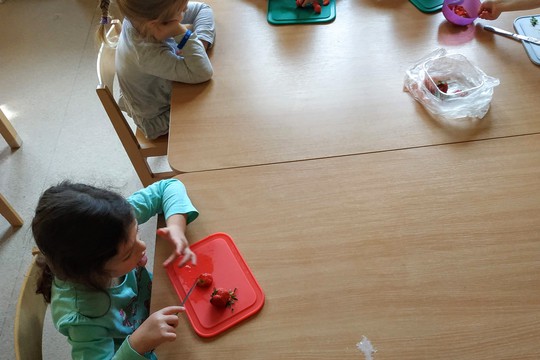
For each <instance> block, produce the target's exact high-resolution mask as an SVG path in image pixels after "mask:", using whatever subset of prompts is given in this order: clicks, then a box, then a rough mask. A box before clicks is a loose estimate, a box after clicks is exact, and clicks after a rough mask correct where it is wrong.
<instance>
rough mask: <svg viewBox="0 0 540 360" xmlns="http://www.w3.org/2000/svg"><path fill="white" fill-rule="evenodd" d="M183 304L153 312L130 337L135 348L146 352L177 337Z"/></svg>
mask: <svg viewBox="0 0 540 360" xmlns="http://www.w3.org/2000/svg"><path fill="white" fill-rule="evenodd" d="M184 310H185V308H184V307H183V306H168V307H166V308H163V309H161V310H158V311H156V312H155V313H153V314H151V315H150V316H149V317H148V319H146V320H145V321H144V322H143V323H142V324H141V325H140V326H139V327H138V328H137V330H135V331H134V332H133V334H131V336H130V337H129V343H130V345H131V347H132V348H133V350H135V351H136V352H138V353H139V354H141V355H142V354H144V353H146V352H148V351H151V350H153V349H155V348H156V347H158V346H159V345H161V344H163V343H164V342H165V341H173V340H175V339H176V327H177V326H178V315H177V314H178V313H179V312H180V311H184Z"/></svg>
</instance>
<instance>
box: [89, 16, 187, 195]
mask: <svg viewBox="0 0 540 360" xmlns="http://www.w3.org/2000/svg"><path fill="white" fill-rule="evenodd" d="M120 30H121V24H120V21H119V20H112V26H111V28H110V29H109V31H108V32H107V37H108V38H109V39H111V40H113V41H115V39H117V38H118V36H119V35H120ZM115 53H116V49H115V48H113V47H110V46H108V45H107V44H105V43H103V44H101V48H100V49H99V54H98V59H97V74H98V81H99V84H98V86H97V89H96V92H97V94H98V96H99V99H100V100H101V103H102V104H103V107H104V108H105V111H106V112H107V115H108V116H109V119H110V120H111V123H112V125H113V127H114V130H116V133H117V135H118V137H119V138H120V141H121V142H122V145H123V146H124V149H125V150H126V152H127V154H128V157H129V159H130V160H131V163H132V164H133V167H134V168H135V171H136V172H137V175H138V176H139V178H140V179H141V182H142V183H143V185H144V186H148V185H150V184H152V183H154V182H155V181H157V180H161V179H168V178H170V177H173V176H175V175H177V174H179V172H177V171H174V170H172V171H165V172H154V171H153V170H152V168H151V167H150V165H149V163H148V158H150V157H155V156H166V155H167V146H168V141H169V139H168V135H164V136H161V137H159V138H158V139H156V140H148V139H147V138H146V137H145V136H144V135H143V133H142V132H141V131H140V130H139V129H137V130H136V131H135V133H134V132H133V130H132V128H131V126H130V124H129V123H128V121H127V120H126V118H125V117H124V114H123V113H122V111H121V110H120V107H119V106H118V103H117V102H116V100H115V98H114V96H113V84H114V77H115V74H116V72H115Z"/></svg>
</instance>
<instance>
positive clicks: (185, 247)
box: [157, 225, 197, 267]
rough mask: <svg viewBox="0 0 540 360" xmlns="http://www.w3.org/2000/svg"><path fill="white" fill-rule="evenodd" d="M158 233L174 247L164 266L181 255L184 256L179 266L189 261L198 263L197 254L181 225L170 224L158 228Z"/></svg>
mask: <svg viewBox="0 0 540 360" xmlns="http://www.w3.org/2000/svg"><path fill="white" fill-rule="evenodd" d="M157 235H158V236H160V237H161V238H163V239H165V240H167V241H168V242H169V243H170V244H171V245H172V246H173V248H174V249H173V252H172V254H171V255H170V256H169V257H168V258H167V260H165V262H164V263H163V266H164V267H165V266H167V265H169V264H170V263H172V262H173V261H174V260H175V259H176V258H177V257H179V256H180V255H183V256H184V257H183V258H182V261H180V263H179V264H178V266H184V265H185V264H186V263H187V262H188V261H191V262H192V263H193V264H197V256H196V255H195V253H194V252H193V251H191V249H190V248H189V243H188V241H187V238H186V235H185V234H184V231H183V230H182V227H181V226H176V225H168V226H167V227H164V228H160V229H158V230H157Z"/></svg>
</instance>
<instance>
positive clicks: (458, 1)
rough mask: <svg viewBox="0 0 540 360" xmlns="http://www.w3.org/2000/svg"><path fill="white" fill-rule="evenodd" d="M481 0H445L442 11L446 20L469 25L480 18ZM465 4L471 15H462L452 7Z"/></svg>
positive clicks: (464, 6)
mask: <svg viewBox="0 0 540 360" xmlns="http://www.w3.org/2000/svg"><path fill="white" fill-rule="evenodd" d="M480 4H481V2H480V0H444V2H443V7H442V13H443V15H444V17H445V18H446V20H448V21H450V22H451V23H452V24H455V25H461V26H465V25H469V24H471V23H472V22H473V21H474V20H476V19H477V18H478V11H479V10H480ZM454 6H463V8H464V9H465V10H466V11H467V14H469V16H471V17H462V16H459V15H458V14H456V13H455V12H454V11H453V10H452V9H450V7H454Z"/></svg>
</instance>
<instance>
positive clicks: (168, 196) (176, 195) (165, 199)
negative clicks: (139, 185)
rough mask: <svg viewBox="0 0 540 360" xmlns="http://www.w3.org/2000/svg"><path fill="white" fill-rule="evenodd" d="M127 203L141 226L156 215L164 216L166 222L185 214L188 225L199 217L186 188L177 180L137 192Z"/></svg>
mask: <svg viewBox="0 0 540 360" xmlns="http://www.w3.org/2000/svg"><path fill="white" fill-rule="evenodd" d="M127 201H128V202H129V203H130V204H131V206H133V209H134V211H135V217H136V218H137V222H138V223H139V224H144V223H145V222H147V221H148V220H149V219H150V218H151V217H153V216H154V215H156V214H164V215H165V219H166V220H167V219H168V218H169V217H170V216H172V215H174V214H185V215H186V217H187V219H186V222H187V224H189V223H191V222H192V221H193V220H195V219H196V218H197V216H199V212H198V211H197V209H195V207H194V206H193V204H192V203H191V200H190V199H189V197H188V194H187V191H186V187H185V186H184V184H182V182H180V180H177V179H168V180H161V181H158V182H155V183H153V184H152V185H150V186H148V187H146V188H144V189H141V190H139V191H137V192H135V193H134V194H133V195H131V196H130V197H128V198H127Z"/></svg>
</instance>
